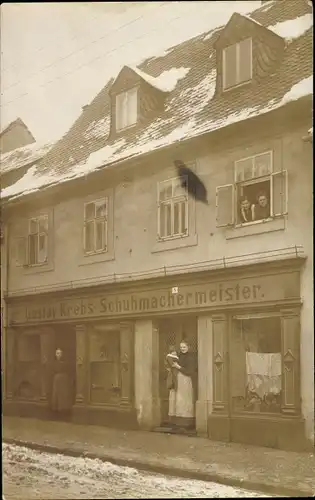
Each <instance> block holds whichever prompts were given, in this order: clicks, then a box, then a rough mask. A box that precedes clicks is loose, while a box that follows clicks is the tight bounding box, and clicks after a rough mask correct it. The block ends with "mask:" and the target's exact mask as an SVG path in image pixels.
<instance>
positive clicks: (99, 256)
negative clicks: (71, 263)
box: [78, 252, 115, 266]
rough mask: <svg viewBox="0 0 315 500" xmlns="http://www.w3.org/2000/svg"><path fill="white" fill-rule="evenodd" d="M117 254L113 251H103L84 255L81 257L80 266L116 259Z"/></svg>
mask: <svg viewBox="0 0 315 500" xmlns="http://www.w3.org/2000/svg"><path fill="white" fill-rule="evenodd" d="M114 259H115V255H114V253H113V252H102V253H93V254H89V255H82V256H81V257H80V260H79V263H78V265H79V266H89V265H91V264H98V263H100V262H108V261H110V260H114Z"/></svg>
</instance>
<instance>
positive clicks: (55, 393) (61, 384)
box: [51, 347, 73, 420]
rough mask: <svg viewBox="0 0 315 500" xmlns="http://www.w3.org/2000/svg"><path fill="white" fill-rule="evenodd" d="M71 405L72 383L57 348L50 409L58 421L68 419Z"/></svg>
mask: <svg viewBox="0 0 315 500" xmlns="http://www.w3.org/2000/svg"><path fill="white" fill-rule="evenodd" d="M72 404H73V383H72V382H71V379H70V376H69V366H68V364H67V363H66V362H65V361H64V359H63V352H62V350H61V349H60V348H59V347H58V349H56V353H55V362H54V366H53V377H52V398H51V408H52V410H53V412H54V414H55V417H56V418H57V419H58V420H67V419H68V418H69V417H70V413H71V409H72Z"/></svg>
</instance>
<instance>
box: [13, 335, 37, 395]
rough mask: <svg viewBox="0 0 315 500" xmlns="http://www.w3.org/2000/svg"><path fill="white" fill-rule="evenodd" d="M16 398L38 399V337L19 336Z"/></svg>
mask: <svg viewBox="0 0 315 500" xmlns="http://www.w3.org/2000/svg"><path fill="white" fill-rule="evenodd" d="M17 355H18V356H17V359H18V362H17V367H16V397H18V398H22V399H38V398H39V397H40V380H41V372H40V368H41V366H40V336H39V335H20V337H19V338H18V342H17Z"/></svg>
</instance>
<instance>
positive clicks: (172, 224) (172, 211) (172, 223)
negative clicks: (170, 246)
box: [171, 200, 174, 236]
mask: <svg viewBox="0 0 315 500" xmlns="http://www.w3.org/2000/svg"><path fill="white" fill-rule="evenodd" d="M171 235H172V236H174V200H171Z"/></svg>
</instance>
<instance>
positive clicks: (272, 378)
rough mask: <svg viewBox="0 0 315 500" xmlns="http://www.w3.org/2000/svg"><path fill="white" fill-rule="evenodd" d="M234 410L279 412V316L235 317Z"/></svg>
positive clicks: (280, 358) (232, 358) (232, 359)
mask: <svg viewBox="0 0 315 500" xmlns="http://www.w3.org/2000/svg"><path fill="white" fill-rule="evenodd" d="M231 390H232V405H233V410H234V411H243V412H252V413H257V412H258V413H279V412H280V411H281V395H282V354H281V323H280V318H279V317H267V318H266V317H265V318H260V317H259V318H249V319H235V320H234V324H233V333H232V338H231Z"/></svg>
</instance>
